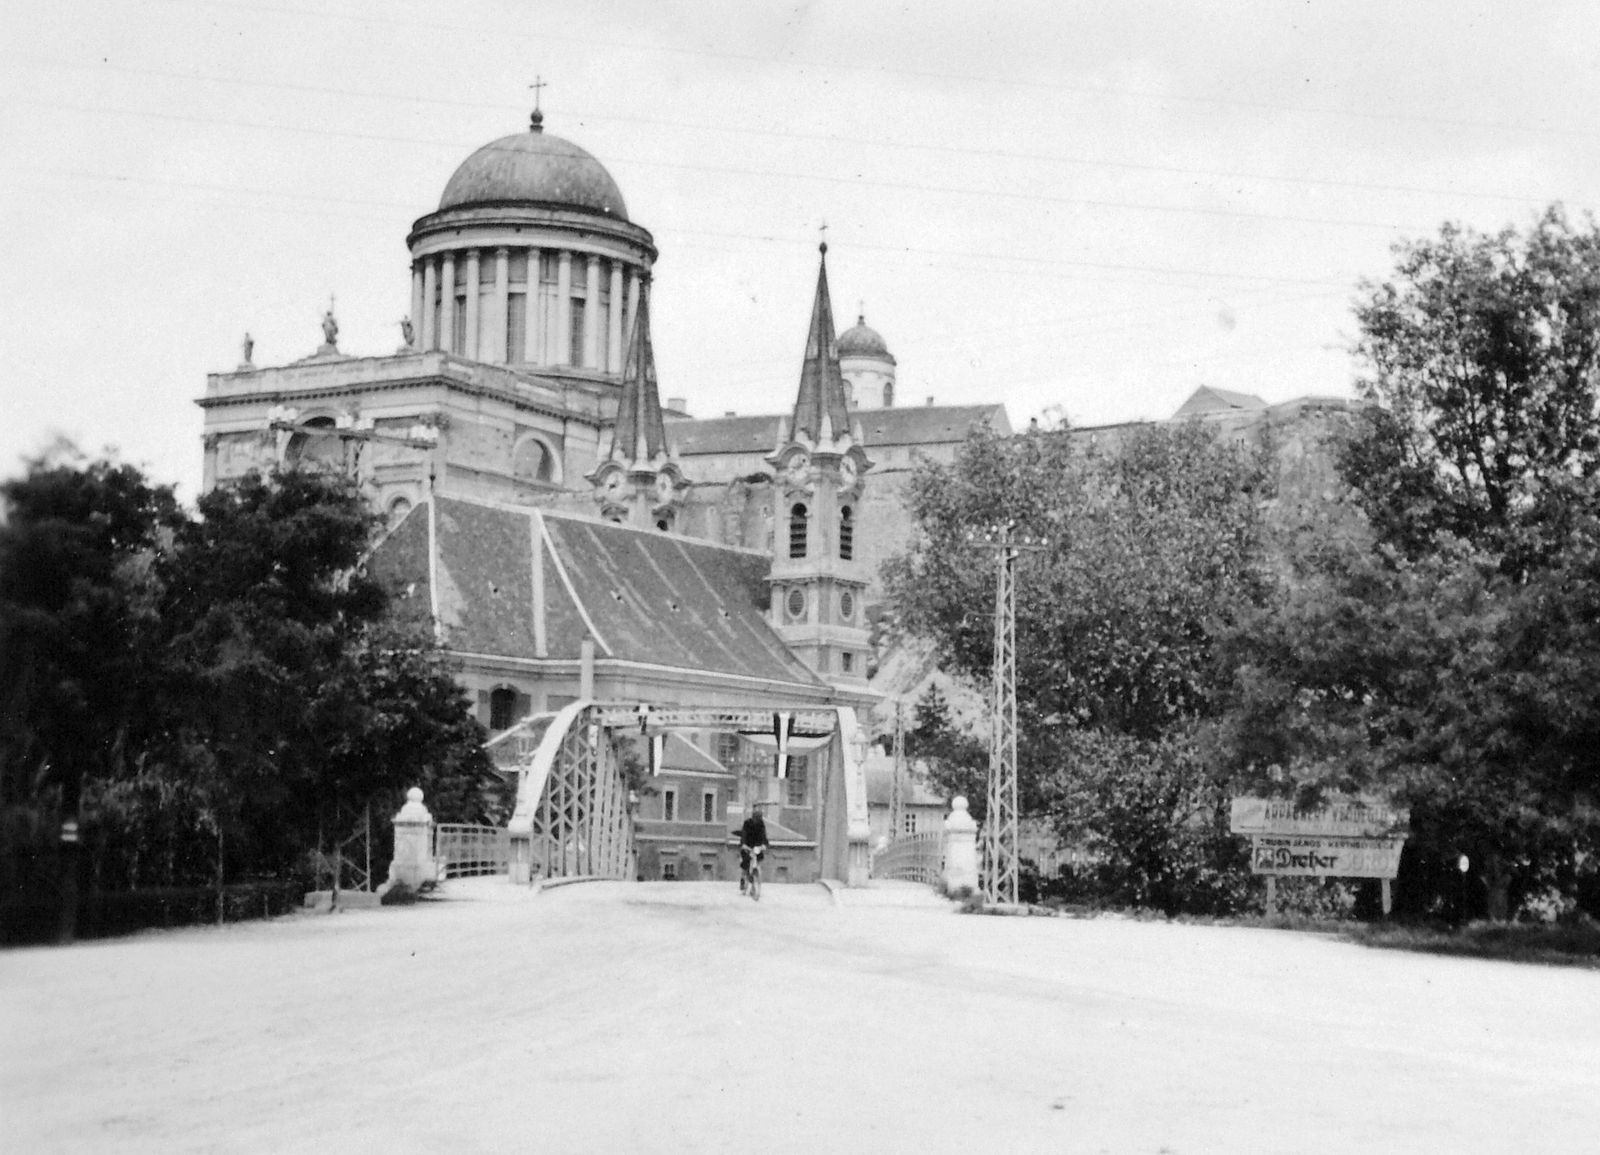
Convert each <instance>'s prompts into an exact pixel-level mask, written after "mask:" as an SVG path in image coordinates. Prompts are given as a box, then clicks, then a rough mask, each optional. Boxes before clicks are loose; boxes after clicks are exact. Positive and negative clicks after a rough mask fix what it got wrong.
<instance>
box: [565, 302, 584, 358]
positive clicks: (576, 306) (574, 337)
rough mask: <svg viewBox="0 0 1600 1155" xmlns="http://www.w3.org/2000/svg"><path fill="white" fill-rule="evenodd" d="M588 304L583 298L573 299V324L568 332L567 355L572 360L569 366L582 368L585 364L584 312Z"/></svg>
mask: <svg viewBox="0 0 1600 1155" xmlns="http://www.w3.org/2000/svg"><path fill="white" fill-rule="evenodd" d="M587 304H588V302H586V301H585V300H584V299H583V298H582V297H574V298H572V324H571V327H570V328H569V329H568V330H567V338H568V340H567V355H568V356H569V358H570V360H569V361H568V362H567V364H569V365H577V366H579V367H580V368H581V367H582V366H583V364H584V359H583V310H584V307H585V306H586V305H587Z"/></svg>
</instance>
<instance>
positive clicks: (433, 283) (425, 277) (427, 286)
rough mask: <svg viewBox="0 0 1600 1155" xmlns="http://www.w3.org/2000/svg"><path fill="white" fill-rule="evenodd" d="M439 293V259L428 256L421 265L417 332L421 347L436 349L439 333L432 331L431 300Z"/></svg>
mask: <svg viewBox="0 0 1600 1155" xmlns="http://www.w3.org/2000/svg"><path fill="white" fill-rule="evenodd" d="M438 295H439V259H438V258H437V257H429V258H428V259H427V260H426V261H424V262H423V265H422V318H421V320H420V321H419V322H418V325H419V328H418V329H417V332H418V333H420V334H422V347H423V348H424V349H436V348H438V346H439V334H437V333H435V332H434V331H433V301H434V298H435V297H437V296H438Z"/></svg>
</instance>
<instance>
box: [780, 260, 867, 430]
mask: <svg viewBox="0 0 1600 1155" xmlns="http://www.w3.org/2000/svg"><path fill="white" fill-rule="evenodd" d="M820 248H821V252H822V259H821V261H820V262H819V263H818V266H817V294H816V297H815V299H814V300H813V301H812V303H811V326H810V328H808V329H807V330H806V355H805V360H804V361H803V362H801V365H800V392H799V395H798V396H796V397H795V402H794V413H793V414H792V415H791V417H790V419H789V435H790V436H791V437H796V438H798V437H799V436H800V435H801V434H802V433H803V434H805V435H806V437H808V438H810V439H811V440H812V441H813V442H814V441H816V440H817V437H818V434H819V432H820V431H821V429H822V419H823V417H824V416H826V417H827V418H828V424H829V427H830V431H831V433H832V435H833V436H834V437H840V436H843V435H844V434H845V433H848V432H849V431H850V408H849V405H848V403H847V402H846V401H845V392H844V377H843V375H842V374H841V373H840V372H839V346H838V341H837V340H836V339H835V337H834V332H833V302H832V301H831V300H830V299H829V297H828V246H827V244H826V243H824V244H823V245H821V246H820ZM774 440H776V439H774Z"/></svg>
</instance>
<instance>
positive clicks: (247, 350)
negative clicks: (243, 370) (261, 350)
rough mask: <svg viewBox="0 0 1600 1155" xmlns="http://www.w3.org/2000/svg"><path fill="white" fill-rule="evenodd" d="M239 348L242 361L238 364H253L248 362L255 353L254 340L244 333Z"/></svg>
mask: <svg viewBox="0 0 1600 1155" xmlns="http://www.w3.org/2000/svg"><path fill="white" fill-rule="evenodd" d="M239 348H240V350H241V351H242V352H243V353H244V360H243V361H241V362H239V363H240V364H241V365H250V364H252V363H253V362H252V361H251V360H250V357H251V355H252V354H253V353H254V352H255V351H256V339H255V338H254V337H252V336H251V335H250V334H249V333H246V334H245V335H244V341H243V342H242V343H241V344H240V346H239Z"/></svg>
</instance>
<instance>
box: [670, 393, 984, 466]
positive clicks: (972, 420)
mask: <svg viewBox="0 0 1600 1155" xmlns="http://www.w3.org/2000/svg"><path fill="white" fill-rule="evenodd" d="M780 420H781V418H780V417H779V416H778V415H777V414H772V415H770V416H760V417H711V418H707V419H706V420H704V421H678V422H674V423H673V426H672V445H673V448H674V449H675V450H677V453H678V456H679V457H690V456H693V455H695V454H706V453H770V452H772V450H773V448H774V446H775V445H776V444H777V441H778V422H779V421H780ZM858 421H859V422H860V423H861V432H862V435H863V436H864V437H865V438H866V443H867V453H868V455H869V456H870V455H871V452H872V449H873V447H874V446H878V445H939V444H948V443H950V442H955V441H964V440H966V436H967V431H968V430H970V429H971V428H972V427H973V426H974V425H976V424H979V423H984V424H988V425H992V426H994V428H995V429H996V430H997V431H998V432H1000V433H1002V434H1004V433H1010V432H1011V422H1010V421H1009V420H1008V419H1007V417H1006V411H1005V406H1003V405H923V406H908V407H906V408H897V409H853V410H851V411H850V424H851V427H852V428H853V427H854V426H855V424H856V422H858Z"/></svg>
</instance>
